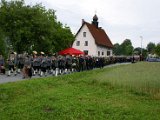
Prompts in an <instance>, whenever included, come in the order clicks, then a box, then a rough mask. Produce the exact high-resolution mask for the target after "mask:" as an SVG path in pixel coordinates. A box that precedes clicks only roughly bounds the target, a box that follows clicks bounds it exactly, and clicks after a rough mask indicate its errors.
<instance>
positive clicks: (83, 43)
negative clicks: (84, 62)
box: [72, 15, 113, 57]
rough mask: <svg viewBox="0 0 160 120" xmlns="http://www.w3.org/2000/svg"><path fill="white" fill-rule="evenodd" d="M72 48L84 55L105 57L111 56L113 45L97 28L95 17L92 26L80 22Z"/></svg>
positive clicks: (96, 18) (101, 30)
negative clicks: (82, 52)
mask: <svg viewBox="0 0 160 120" xmlns="http://www.w3.org/2000/svg"><path fill="white" fill-rule="evenodd" d="M72 47H73V48H76V49H79V50H81V51H84V52H85V54H86V55H90V56H97V57H107V56H112V48H113V44H112V42H111V40H110V39H109V37H108V36H107V34H106V33H105V31H104V30H103V29H102V28H101V27H98V17H97V15H95V16H94V17H93V21H92V24H90V23H88V22H85V21H84V20H82V26H81V27H80V29H79V30H78V32H77V34H76V36H75V41H74V43H73V45H72Z"/></svg>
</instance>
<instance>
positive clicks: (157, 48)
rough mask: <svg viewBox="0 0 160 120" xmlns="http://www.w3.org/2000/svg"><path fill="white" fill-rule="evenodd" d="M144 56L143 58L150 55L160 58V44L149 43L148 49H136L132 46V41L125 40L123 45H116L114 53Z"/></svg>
mask: <svg viewBox="0 0 160 120" xmlns="http://www.w3.org/2000/svg"><path fill="white" fill-rule="evenodd" d="M141 52H142V55H143V57H147V55H148V54H157V55H158V56H160V43H158V44H157V45H156V44H155V43H153V42H150V43H148V45H147V47H146V48H141V47H137V48H134V47H133V46H132V42H131V40H130V39H125V40H124V41H123V42H122V44H119V43H116V44H114V48H113V53H114V55H126V56H131V55H133V54H136V55H141Z"/></svg>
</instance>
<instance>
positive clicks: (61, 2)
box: [25, 0, 160, 47]
mask: <svg viewBox="0 0 160 120" xmlns="http://www.w3.org/2000/svg"><path fill="white" fill-rule="evenodd" d="M25 2H26V4H30V5H35V4H36V3H42V5H43V6H45V8H47V9H48V8H50V9H54V10H56V16H57V18H58V20H59V21H60V22H62V23H63V24H67V25H68V26H69V27H70V28H71V30H72V32H73V33H76V32H77V31H78V29H79V28H80V26H81V20H82V19H84V20H85V21H87V22H91V21H92V18H93V16H94V14H95V12H96V14H97V16H98V18H99V26H100V27H102V28H103V29H104V30H105V31H106V33H107V34H108V36H109V37H110V39H111V41H112V43H113V44H115V43H120V44H121V43H122V42H123V41H124V40H125V39H126V38H128V39H131V41H132V44H133V46H134V47H141V37H140V36H142V37H143V40H142V46H143V47H146V46H147V44H148V43H149V42H154V43H156V44H157V43H159V42H160V13H159V12H160V0H25Z"/></svg>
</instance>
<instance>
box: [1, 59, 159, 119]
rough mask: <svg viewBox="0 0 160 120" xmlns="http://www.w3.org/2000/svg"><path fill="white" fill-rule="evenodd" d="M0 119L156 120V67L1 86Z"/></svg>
mask: <svg viewBox="0 0 160 120" xmlns="http://www.w3.org/2000/svg"><path fill="white" fill-rule="evenodd" d="M0 120H160V63H145V62H140V63H135V64H129V65H121V66H116V67H111V68H105V69H96V70H93V71H88V72H81V73H74V74H70V75H65V76H59V77H49V78H40V79H32V80H26V81H20V82H15V83H7V84H1V85H0Z"/></svg>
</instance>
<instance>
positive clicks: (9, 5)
mask: <svg viewBox="0 0 160 120" xmlns="http://www.w3.org/2000/svg"><path fill="white" fill-rule="evenodd" d="M0 28H2V31H3V32H4V33H5V36H4V37H5V38H7V42H6V43H9V44H10V45H12V46H13V50H15V51H17V52H18V53H21V52H23V51H26V52H31V51H32V50H36V51H38V52H40V51H44V52H51V51H54V52H56V51H58V50H60V49H64V48H65V47H67V46H68V45H69V44H71V43H72V42H73V40H74V37H73V34H72V32H71V30H70V28H69V27H66V26H63V24H62V23H60V22H59V21H57V17H56V15H55V10H52V9H49V10H47V9H45V7H43V6H42V5H41V4H36V5H34V6H29V5H25V3H24V1H23V0H21V1H10V2H7V1H5V0H2V1H1V5H0ZM10 45H8V46H10Z"/></svg>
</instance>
